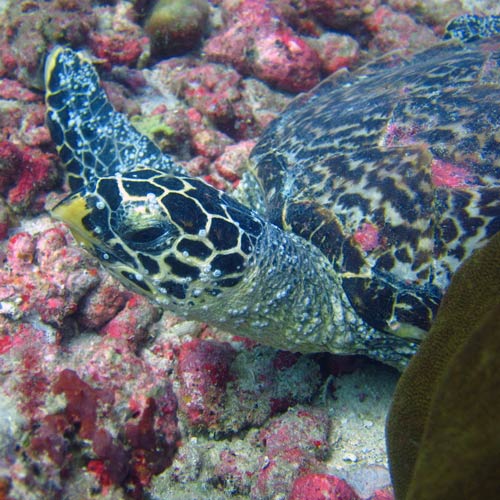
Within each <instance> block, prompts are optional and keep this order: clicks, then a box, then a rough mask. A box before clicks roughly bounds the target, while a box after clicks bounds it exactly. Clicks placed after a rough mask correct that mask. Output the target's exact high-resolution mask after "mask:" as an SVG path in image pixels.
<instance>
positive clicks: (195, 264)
mask: <svg viewBox="0 0 500 500" xmlns="http://www.w3.org/2000/svg"><path fill="white" fill-rule="evenodd" d="M52 213H53V215H54V217H56V218H58V219H60V220H63V221H64V222H66V223H67V224H68V225H69V226H70V228H71V230H72V232H73V234H74V235H75V237H76V239H77V240H78V241H79V242H81V243H82V244H83V245H84V246H86V247H87V248H88V249H89V250H90V251H91V253H93V254H94V255H95V256H96V257H98V258H99V260H100V261H101V262H103V264H104V265H105V266H106V267H108V268H109V269H110V270H111V272H112V273H113V274H114V275H115V276H117V277H118V278H119V279H120V280H121V281H122V282H124V283H125V284H126V285H127V286H132V287H133V288H134V289H135V290H137V291H138V292H139V293H141V294H143V295H147V296H149V297H150V298H152V299H154V300H156V301H157V302H158V303H160V304H162V305H166V306H168V307H169V308H170V309H172V310H173V311H174V312H177V313H181V314H182V313H187V312H189V311H190V310H191V309H192V308H193V307H196V306H203V305H205V304H207V303H210V302H211V301H212V300H218V301H220V297H219V296H220V295H221V294H222V293H223V292H224V291H230V290H231V289H234V287H236V286H238V284H239V283H240V282H241V281H242V279H243V276H244V274H245V268H246V266H247V262H248V260H249V259H250V256H251V254H252V252H253V250H254V247H255V244H256V241H257V239H258V237H259V234H260V233H261V231H262V226H263V221H262V220H261V219H260V218H259V216H258V215H257V214H255V213H254V212H252V211H251V210H249V209H248V208H246V207H244V206H243V205H240V204H239V203H238V202H236V201H234V200H232V199H231V198H229V197H228V196H227V195H225V194H224V193H222V192H220V191H218V190H216V189H214V188H212V187H211V186H209V185H207V184H205V183H204V182H203V181H200V180H198V179H191V178H188V177H174V176H171V175H165V174H163V173H162V172H160V171H157V170H152V169H141V170H136V171H132V172H129V173H127V174H123V175H117V176H113V177H102V178H100V179H99V180H98V182H97V184H96V185H95V189H93V190H92V191H90V190H89V188H88V187H87V188H86V187H84V188H82V189H80V190H78V191H75V192H74V193H72V194H71V195H70V196H68V197H67V198H66V199H64V200H63V201H62V202H61V203H60V204H59V205H57V206H56V207H55V208H54V210H53V212H52Z"/></svg>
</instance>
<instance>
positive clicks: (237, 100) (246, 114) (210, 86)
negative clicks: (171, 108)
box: [180, 63, 257, 138]
mask: <svg viewBox="0 0 500 500" xmlns="http://www.w3.org/2000/svg"><path fill="white" fill-rule="evenodd" d="M180 87H181V88H180V90H181V95H182V96H183V97H184V98H185V99H186V101H187V102H188V103H189V104H190V105H191V106H193V107H194V108H195V109H197V110H198V111H199V112H200V113H202V114H203V115H204V116H206V117H207V118H208V119H209V120H210V121H211V122H212V123H213V124H214V125H215V126H216V127H217V128H218V129H219V130H222V131H223V132H225V133H226V134H228V135H230V136H231V137H235V138H246V137H249V136H255V135H256V133H257V131H256V130H254V129H255V125H254V123H253V121H254V120H253V116H252V113H251V110H250V108H249V107H248V105H247V104H246V103H245V102H244V100H243V99H242V94H241V90H240V89H241V76H240V75H239V74H238V73H237V72H236V71H234V70H231V69H228V68H225V67H223V66H222V65H218V64H213V63H208V64H202V65H200V66H196V67H194V68H191V69H189V70H187V71H186V72H185V73H183V74H182V81H181V85H180ZM249 129H250V130H249Z"/></svg>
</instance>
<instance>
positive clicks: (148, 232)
mask: <svg viewBox="0 0 500 500" xmlns="http://www.w3.org/2000/svg"><path fill="white" fill-rule="evenodd" d="M164 234H165V230H164V228H163V227H161V226H151V227H146V228H144V229H135V230H134V229H133V228H132V229H130V230H129V231H125V232H124V233H123V234H122V238H123V239H124V240H125V241H127V242H141V243H153V242H154V241H155V240H157V239H159V238H161V237H162V236H163V235H164Z"/></svg>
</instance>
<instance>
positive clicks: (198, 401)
mask: <svg viewBox="0 0 500 500" xmlns="http://www.w3.org/2000/svg"><path fill="white" fill-rule="evenodd" d="M235 355H236V352H235V351H234V349H233V348H232V347H231V346H230V345H229V344H222V343H218V342H211V341H204V340H193V341H191V342H187V343H185V344H183V345H182V347H181V350H180V352H179V362H178V367H177V369H178V374H179V379H180V383H181V392H180V400H179V405H180V409H181V410H182V411H183V413H184V414H185V415H186V417H187V419H188V422H189V424H190V425H191V426H193V427H201V428H205V429H212V428H214V427H215V426H216V424H217V423H218V420H219V418H220V416H219V413H220V411H221V408H222V403H223V399H224V393H225V390H226V386H227V383H228V382H229V380H230V377H231V376H230V372H229V370H230V366H231V363H232V361H233V359H234V357H235Z"/></svg>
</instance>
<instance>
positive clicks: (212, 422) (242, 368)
mask: <svg viewBox="0 0 500 500" xmlns="http://www.w3.org/2000/svg"><path fill="white" fill-rule="evenodd" d="M285 360H286V362H285ZM177 372H178V377H179V382H180V391H179V395H180V400H179V406H180V409H181V410H182V412H183V414H184V416H185V417H186V419H187V421H188V423H189V425H190V426H192V427H193V428H196V429H198V430H210V431H212V432H217V433H222V434H227V433H234V432H238V431H240V430H242V429H244V428H246V427H248V426H251V425H254V426H256V425H262V423H263V422H265V421H266V419H268V418H269V417H270V416H272V415H276V414H277V413H280V412H282V411H285V410H286V409H287V408H290V407H292V406H294V405H296V404H298V403H305V402H307V401H309V400H310V398H311V397H312V395H313V394H314V392H315V390H317V388H318V386H319V384H320V383H321V378H320V373H319V366H318V365H317V364H316V363H315V362H314V361H313V360H312V359H310V358H308V357H302V356H297V355H294V354H291V353H286V352H276V351H274V350H273V349H270V348H265V347H261V346H256V347H255V348H254V349H251V350H250V351H246V350H244V351H241V352H237V351H235V350H234V348H233V347H231V346H230V345H229V344H225V343H220V342H216V341H211V340H210V341H209V340H193V341H191V342H187V343H185V344H183V345H182V346H181V349H180V353H179V362H178V367H177Z"/></svg>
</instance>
